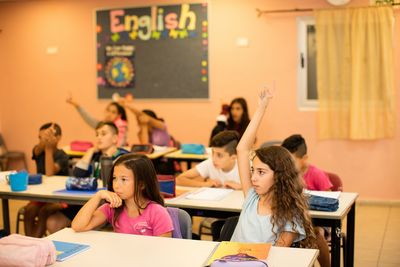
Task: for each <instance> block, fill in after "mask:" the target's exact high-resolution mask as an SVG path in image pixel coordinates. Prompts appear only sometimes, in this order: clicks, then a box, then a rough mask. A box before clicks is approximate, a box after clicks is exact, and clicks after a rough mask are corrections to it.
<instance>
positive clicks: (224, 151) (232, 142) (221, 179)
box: [176, 131, 241, 190]
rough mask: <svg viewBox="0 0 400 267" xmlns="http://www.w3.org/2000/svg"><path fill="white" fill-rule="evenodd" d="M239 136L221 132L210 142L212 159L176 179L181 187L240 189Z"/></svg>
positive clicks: (234, 133)
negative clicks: (237, 154) (237, 148)
mask: <svg viewBox="0 0 400 267" xmlns="http://www.w3.org/2000/svg"><path fill="white" fill-rule="evenodd" d="M238 142H239V135H238V133H237V132H236V131H223V132H220V133H219V134H217V135H216V136H214V137H213V138H212V140H211V149H212V158H211V159H207V160H205V161H202V162H200V163H199V164H197V165H196V167H194V168H192V169H190V170H187V171H185V172H184V173H182V174H180V175H179V176H178V177H177V178H176V181H177V184H178V185H183V186H199V187H201V186H205V187H222V186H223V187H226V188H233V189H236V190H240V189H241V185H240V180H239V172H238V166H237V161H236V159H237V156H236V146H237V144H238Z"/></svg>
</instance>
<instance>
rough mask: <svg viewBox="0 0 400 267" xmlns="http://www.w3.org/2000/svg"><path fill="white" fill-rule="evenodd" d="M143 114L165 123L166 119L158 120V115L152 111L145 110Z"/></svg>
mask: <svg viewBox="0 0 400 267" xmlns="http://www.w3.org/2000/svg"><path fill="white" fill-rule="evenodd" d="M142 112H143V113H144V114H146V115H148V116H150V117H152V118H153V119H156V120H159V121H164V119H162V118H158V117H157V114H156V113H155V112H154V111H153V110H151V109H143V110H142Z"/></svg>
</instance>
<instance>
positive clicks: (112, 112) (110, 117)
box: [104, 105, 119, 121]
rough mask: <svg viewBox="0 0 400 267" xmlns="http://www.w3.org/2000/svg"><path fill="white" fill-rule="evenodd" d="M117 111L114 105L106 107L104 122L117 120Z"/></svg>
mask: <svg viewBox="0 0 400 267" xmlns="http://www.w3.org/2000/svg"><path fill="white" fill-rule="evenodd" d="M118 116H119V114H118V109H117V107H116V106H115V105H108V106H107V108H106V114H105V118H104V119H105V120H106V121H115V120H116V119H118Z"/></svg>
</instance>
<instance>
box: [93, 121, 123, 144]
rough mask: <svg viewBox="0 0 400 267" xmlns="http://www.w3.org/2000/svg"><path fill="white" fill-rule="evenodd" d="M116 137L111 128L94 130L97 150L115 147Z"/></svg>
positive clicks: (104, 127)
mask: <svg viewBox="0 0 400 267" xmlns="http://www.w3.org/2000/svg"><path fill="white" fill-rule="evenodd" d="M117 140H118V136H117V135H116V134H114V132H113V131H112V130H111V127H110V126H108V125H104V126H102V127H100V128H99V129H97V130H96V144H97V148H98V149H99V150H104V149H109V148H110V147H112V146H115V145H117Z"/></svg>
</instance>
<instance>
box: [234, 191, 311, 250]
mask: <svg viewBox="0 0 400 267" xmlns="http://www.w3.org/2000/svg"><path fill="white" fill-rule="evenodd" d="M259 200H260V197H259V196H258V194H257V193H256V191H254V188H251V189H250V190H249V192H248V194H247V198H246V199H245V201H244V203H243V208H242V212H241V213H240V217H239V221H238V224H237V226H236V228H235V231H234V233H233V235H232V238H231V241H236V242H247V243H272V244H275V241H276V240H275V239H277V237H276V236H275V234H274V232H272V223H271V215H259V214H258V212H257V206H258V201H259ZM294 229H295V230H293V229H292V225H291V223H290V222H287V223H286V225H285V227H284V230H283V231H284V232H296V233H298V234H299V237H298V238H297V239H296V240H294V242H297V241H300V240H302V239H304V238H305V237H306V235H305V231H304V228H303V226H302V225H299V224H297V223H295V227H294ZM274 231H275V233H277V226H276V225H275V229H274ZM277 234H278V237H279V233H277Z"/></svg>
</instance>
